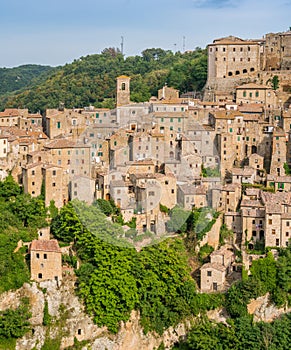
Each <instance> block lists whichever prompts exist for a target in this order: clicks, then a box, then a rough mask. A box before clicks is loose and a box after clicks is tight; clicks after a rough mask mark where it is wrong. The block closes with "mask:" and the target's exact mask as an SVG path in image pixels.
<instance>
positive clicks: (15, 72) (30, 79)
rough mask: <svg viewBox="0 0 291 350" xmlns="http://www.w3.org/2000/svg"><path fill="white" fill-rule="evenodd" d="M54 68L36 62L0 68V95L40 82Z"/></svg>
mask: <svg viewBox="0 0 291 350" xmlns="http://www.w3.org/2000/svg"><path fill="white" fill-rule="evenodd" d="M55 70H56V68H53V67H50V66H40V65H37V64H27V65H23V66H19V67H15V68H0V82H1V84H0V96H2V95H5V94H7V93H10V92H14V91H18V90H23V89H27V88H28V87H30V86H33V85H36V84H40V83H42V82H44V81H45V79H46V78H47V77H48V75H49V74H50V73H52V72H53V71H55Z"/></svg>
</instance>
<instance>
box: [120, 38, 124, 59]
mask: <svg viewBox="0 0 291 350" xmlns="http://www.w3.org/2000/svg"><path fill="white" fill-rule="evenodd" d="M123 39H124V38H123V36H121V44H120V48H121V53H122V55H123Z"/></svg>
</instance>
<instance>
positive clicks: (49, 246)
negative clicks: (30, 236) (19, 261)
mask: <svg viewBox="0 0 291 350" xmlns="http://www.w3.org/2000/svg"><path fill="white" fill-rule="evenodd" d="M30 250H31V251H32V250H34V251H35V250H37V251H43V252H56V253H61V249H60V247H59V243H58V241H57V240H56V239H50V240H36V239H35V240H33V241H32V242H31V245H30Z"/></svg>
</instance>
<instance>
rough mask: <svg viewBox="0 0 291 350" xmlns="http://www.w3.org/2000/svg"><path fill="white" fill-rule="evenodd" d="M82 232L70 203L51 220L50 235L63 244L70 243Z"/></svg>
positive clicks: (79, 222)
mask: <svg viewBox="0 0 291 350" xmlns="http://www.w3.org/2000/svg"><path fill="white" fill-rule="evenodd" d="M82 231H83V226H82V224H81V221H80V219H79V217H78V215H77V214H76V211H75V208H74V207H73V205H72V204H71V202H70V203H68V204H67V205H65V206H63V207H62V208H61V210H60V213H59V215H57V216H56V217H55V218H54V219H53V220H52V224H51V233H52V234H53V235H54V236H55V237H56V238H58V239H60V240H61V241H63V242H67V243H70V242H72V241H73V240H74V239H75V238H76V236H77V235H79V234H80V233H81V232H82Z"/></svg>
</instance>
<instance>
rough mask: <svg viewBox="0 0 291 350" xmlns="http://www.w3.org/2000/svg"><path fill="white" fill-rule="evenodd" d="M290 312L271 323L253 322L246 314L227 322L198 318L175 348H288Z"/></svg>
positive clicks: (285, 349)
mask: <svg viewBox="0 0 291 350" xmlns="http://www.w3.org/2000/svg"><path fill="white" fill-rule="evenodd" d="M290 338H291V314H287V315H283V316H282V317H280V318H278V319H276V320H275V321H274V322H272V323H264V322H259V323H255V322H253V321H252V319H251V318H250V317H248V316H247V317H240V318H238V319H236V320H234V321H233V320H230V321H229V324H227V325H226V324H223V323H215V322H210V321H209V320H208V319H207V318H201V319H198V320H197V321H196V322H195V324H194V325H193V328H192V329H191V331H190V332H189V334H188V336H187V340H186V341H183V342H181V343H180V344H179V345H176V346H175V347H174V348H173V349H175V350H223V349H224V350H241V349H252V350H265V349H269V350H276V349H281V350H287V349H290Z"/></svg>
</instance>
